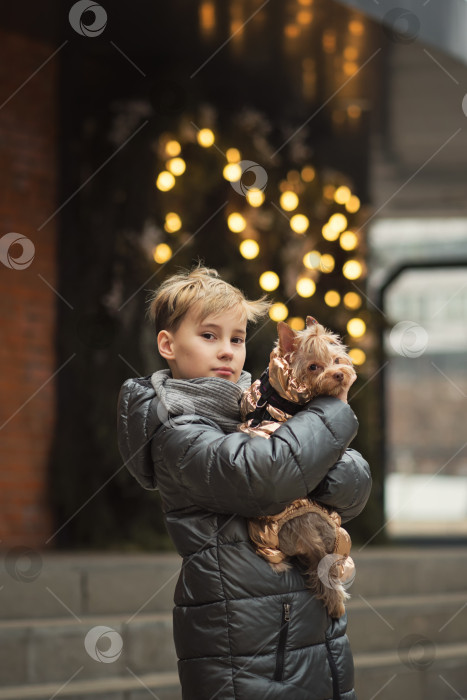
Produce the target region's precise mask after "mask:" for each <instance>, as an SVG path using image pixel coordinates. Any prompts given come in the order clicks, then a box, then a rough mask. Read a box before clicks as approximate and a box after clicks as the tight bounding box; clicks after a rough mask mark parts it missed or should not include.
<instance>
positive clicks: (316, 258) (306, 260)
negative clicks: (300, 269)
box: [303, 250, 321, 270]
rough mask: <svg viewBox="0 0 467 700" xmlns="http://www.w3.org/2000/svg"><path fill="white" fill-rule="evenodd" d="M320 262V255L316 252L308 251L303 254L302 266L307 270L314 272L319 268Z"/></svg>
mask: <svg viewBox="0 0 467 700" xmlns="http://www.w3.org/2000/svg"><path fill="white" fill-rule="evenodd" d="M320 260H321V253H319V252H318V251H317V250H310V252H309V253H305V255H304V256H303V264H304V265H305V267H307V268H308V269H309V270H316V268H318V267H319V263H320Z"/></svg>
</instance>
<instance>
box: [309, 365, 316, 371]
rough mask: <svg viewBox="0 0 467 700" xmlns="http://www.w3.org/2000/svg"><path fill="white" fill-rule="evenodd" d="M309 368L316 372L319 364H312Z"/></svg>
mask: <svg viewBox="0 0 467 700" xmlns="http://www.w3.org/2000/svg"><path fill="white" fill-rule="evenodd" d="M308 369H311V371H312V372H314V371H315V369H318V365H310V366H309V367H308Z"/></svg>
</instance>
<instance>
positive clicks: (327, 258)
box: [319, 253, 336, 272]
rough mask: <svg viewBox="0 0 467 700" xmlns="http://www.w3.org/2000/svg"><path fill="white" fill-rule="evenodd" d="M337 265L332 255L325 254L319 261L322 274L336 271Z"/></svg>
mask: <svg viewBox="0 0 467 700" xmlns="http://www.w3.org/2000/svg"><path fill="white" fill-rule="evenodd" d="M335 265H336V261H335V260H334V258H333V256H332V255H329V254H328V253H325V254H324V255H322V256H321V259H320V261H319V269H320V270H321V272H332V271H333V270H334V267H335Z"/></svg>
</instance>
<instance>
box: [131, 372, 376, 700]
mask: <svg viewBox="0 0 467 700" xmlns="http://www.w3.org/2000/svg"><path fill="white" fill-rule="evenodd" d="M158 401H159V399H158V397H157V395H156V393H155V390H154V388H153V386H152V384H151V381H150V376H148V377H140V378H136V379H128V380H127V381H125V382H124V384H123V386H122V388H121V390H120V395H119V400H118V443H119V449H120V452H121V454H122V457H123V459H124V460H125V462H126V466H127V468H128V469H129V471H130V472H131V473H132V474H133V476H134V477H135V478H136V479H137V480H138V482H139V483H140V484H141V485H142V486H143V487H144V488H146V489H159V491H160V496H161V500H162V504H163V511H164V519H165V523H166V526H167V530H168V532H169V534H170V536H171V538H172V540H173V542H174V544H175V546H176V548H177V550H178V552H179V554H180V555H181V556H182V557H183V563H182V567H181V571H180V575H179V578H178V582H177V585H176V589H175V595H174V603H175V607H174V609H173V632H174V642H175V648H176V652H177V657H178V671H179V676H180V680H181V684H182V692H183V700H234V699H235V700H330V699H333V700H355V698H356V695H355V691H354V689H353V685H354V669H353V659H352V654H351V651H350V646H349V641H348V638H347V635H346V627H347V616H346V615H344V616H343V617H341V618H340V619H333V618H330V617H329V616H328V614H327V611H326V608H325V607H324V605H323V604H322V602H321V601H318V600H316V598H315V597H314V596H313V595H312V594H311V593H310V591H309V590H307V589H306V587H305V578H304V575H303V572H302V571H301V570H300V569H299V568H298V566H297V567H293V568H292V569H290V570H289V571H286V572H284V573H281V574H277V573H275V572H274V571H273V570H272V568H271V567H270V566H269V564H267V562H266V561H265V560H264V559H262V558H261V557H259V556H258V555H257V554H256V553H255V550H254V548H253V546H252V544H251V542H250V539H249V537H248V530H247V524H246V518H249V517H252V516H257V515H259V514H274V513H278V512H279V511H281V510H282V509H283V508H284V506H285V505H287V504H288V503H290V502H291V501H293V500H294V499H296V498H302V497H305V496H307V495H309V494H311V493H312V494H313V498H316V499H318V500H320V501H321V502H323V503H326V504H329V505H332V506H334V507H335V509H336V510H337V511H338V512H339V513H340V514H341V516H342V522H343V523H344V522H346V521H348V520H350V519H351V518H353V517H355V516H356V515H358V514H359V513H360V512H361V511H362V510H363V508H364V506H365V503H366V501H367V499H368V497H369V493H370V489H371V476H370V471H369V467H368V464H367V462H366V461H365V460H364V459H363V458H362V456H361V455H360V454H359V453H358V452H356V451H355V450H352V449H347V448H348V445H349V443H350V442H351V441H352V439H353V438H354V436H355V434H356V432H357V427H358V423H357V419H356V416H355V414H354V412H353V411H352V409H351V408H350V406H349V405H347V404H345V403H343V402H342V401H340V400H339V399H336V398H332V397H320V398H317V399H314V400H313V401H311V402H310V403H308V404H306V406H305V407H304V408H303V410H302V411H300V412H299V413H298V414H297V415H296V416H294V417H293V418H291V419H290V420H289V421H288V422H287V423H284V425H282V426H281V427H280V428H279V429H278V430H277V431H276V432H275V433H274V434H273V435H272V436H271V437H270V438H269V439H265V438H263V437H259V436H258V437H251V436H249V435H246V434H245V433H242V432H234V433H229V434H225V433H224V432H223V431H222V430H221V429H220V428H219V426H218V425H217V424H216V423H215V422H214V421H213V420H210V419H209V418H203V417H197V416H193V415H190V416H184V415H181V416H176V417H174V418H171V420H170V421H169V422H164V423H161V419H160V417H159V415H158V411H157V405H158ZM159 413H160V411H159Z"/></svg>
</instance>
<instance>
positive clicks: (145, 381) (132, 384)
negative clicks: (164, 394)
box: [117, 375, 162, 490]
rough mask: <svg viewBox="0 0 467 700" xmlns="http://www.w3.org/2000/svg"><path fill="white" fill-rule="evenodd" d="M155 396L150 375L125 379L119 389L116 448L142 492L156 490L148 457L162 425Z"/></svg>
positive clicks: (152, 468) (150, 458)
mask: <svg viewBox="0 0 467 700" xmlns="http://www.w3.org/2000/svg"><path fill="white" fill-rule="evenodd" d="M155 398H157V394H156V392H155V390H154V387H153V385H152V383H151V375H148V376H147V377H137V378H135V379H127V380H126V381H125V382H124V383H123V384H122V387H121V389H120V393H119V395H118V402H117V404H118V406H117V441H118V449H119V450H120V454H121V456H122V459H123V460H124V464H125V466H126V468H127V469H128V471H129V472H130V473H131V474H132V475H133V476H134V477H135V479H136V480H137V481H138V482H139V483H140V484H141V486H143V487H144V488H145V489H152V490H155V489H157V480H156V475H155V473H154V466H153V462H152V457H151V438H152V436H153V435H154V433H155V431H156V430H157V428H158V427H159V426H160V425H161V422H162V421H161V418H160V417H159V415H158V413H157V404H158V401H154V399H155Z"/></svg>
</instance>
